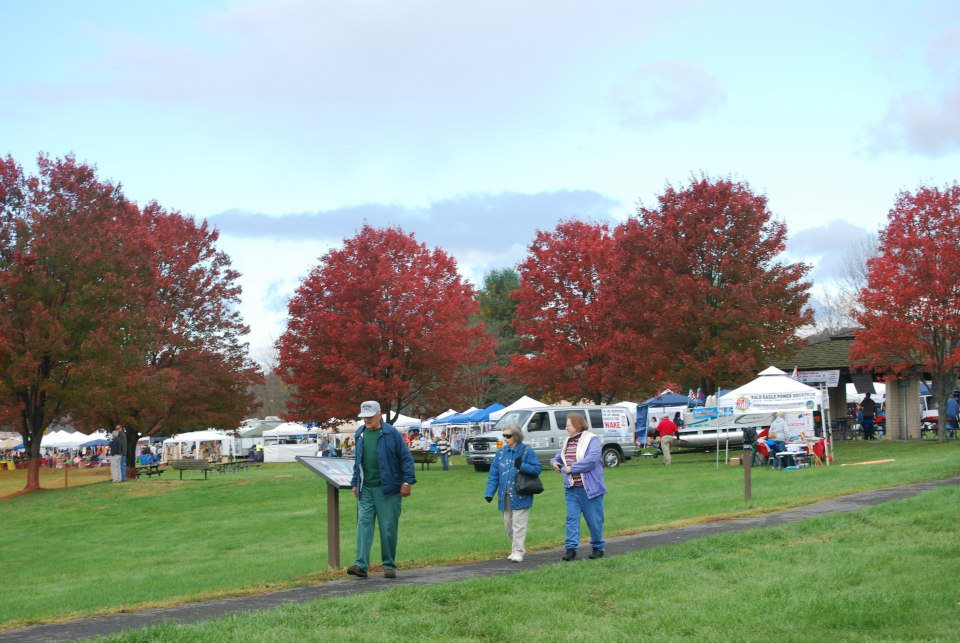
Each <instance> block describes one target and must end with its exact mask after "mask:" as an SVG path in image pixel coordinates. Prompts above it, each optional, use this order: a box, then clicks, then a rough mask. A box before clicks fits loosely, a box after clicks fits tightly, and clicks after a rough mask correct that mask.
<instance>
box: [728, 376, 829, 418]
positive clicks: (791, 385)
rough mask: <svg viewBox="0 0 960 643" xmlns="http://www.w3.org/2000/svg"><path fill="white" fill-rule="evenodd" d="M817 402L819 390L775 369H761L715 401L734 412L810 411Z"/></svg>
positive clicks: (818, 403) (818, 400) (819, 400)
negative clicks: (732, 409)
mask: <svg viewBox="0 0 960 643" xmlns="http://www.w3.org/2000/svg"><path fill="white" fill-rule="evenodd" d="M820 403H821V399H820V390H819V389H816V388H814V387H812V386H807V385H806V384H804V383H803V382H798V381H797V380H795V379H793V378H792V377H790V376H789V375H787V374H786V373H784V372H783V371H781V370H780V369H779V368H776V367H774V366H771V367H769V368H767V369H764V370H763V371H761V372H760V374H759V375H758V376H757V379H755V380H753V381H752V382H747V383H746V384H744V385H743V386H741V387H739V388H736V389H734V390H732V391H730V392H729V393H727V394H726V395H724V396H723V397H721V398H720V399H718V400H717V405H718V406H732V407H733V408H734V412H736V413H769V412H771V411H781V410H792V409H806V410H810V411H812V410H814V409H815V408H817V407H819V406H820Z"/></svg>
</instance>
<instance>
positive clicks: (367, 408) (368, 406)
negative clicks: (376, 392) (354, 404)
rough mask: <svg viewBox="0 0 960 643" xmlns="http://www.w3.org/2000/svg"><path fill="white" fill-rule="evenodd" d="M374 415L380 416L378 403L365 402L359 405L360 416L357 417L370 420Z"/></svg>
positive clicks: (374, 401)
mask: <svg viewBox="0 0 960 643" xmlns="http://www.w3.org/2000/svg"><path fill="white" fill-rule="evenodd" d="M374 415H380V402H377V401H376V400H367V401H366V402H364V403H363V404H361V405H360V415H358V416H357V417H361V418H372V417H373V416H374Z"/></svg>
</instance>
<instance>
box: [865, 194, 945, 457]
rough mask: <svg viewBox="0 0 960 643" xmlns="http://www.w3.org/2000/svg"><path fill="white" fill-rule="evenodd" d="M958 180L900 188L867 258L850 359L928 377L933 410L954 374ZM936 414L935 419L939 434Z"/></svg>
mask: <svg viewBox="0 0 960 643" xmlns="http://www.w3.org/2000/svg"><path fill="white" fill-rule="evenodd" d="M958 238H960V185H958V184H957V183H956V182H955V183H954V184H953V185H950V186H946V187H944V188H943V189H940V188H937V187H927V186H921V187H920V188H918V189H917V191H916V192H915V193H911V192H908V191H903V192H901V193H900V194H899V195H898V196H897V200H896V203H895V205H894V207H893V208H892V209H891V210H890V212H889V214H888V215H887V224H886V227H885V228H884V229H883V230H882V231H881V232H880V241H879V249H880V254H879V255H878V256H876V257H874V258H872V259H870V260H869V261H868V262H867V273H868V282H867V287H866V288H865V289H864V290H863V291H861V293H860V304H861V305H862V309H863V312H861V313H859V314H858V315H857V321H858V322H859V323H860V324H861V325H862V328H861V329H860V330H859V331H857V333H856V336H855V339H854V342H853V346H852V347H851V351H850V358H851V361H854V362H856V363H858V364H859V365H861V366H863V367H864V368H870V369H873V370H875V371H880V372H884V373H887V374H888V375H889V376H891V377H898V376H902V375H906V374H909V373H913V372H916V371H917V370H920V371H921V372H926V373H929V374H930V375H931V378H932V382H933V389H934V395H935V396H936V398H937V404H938V408H941V409H944V408H946V403H947V398H948V397H949V396H950V394H951V392H952V391H953V387H954V383H955V382H956V380H957V377H958V375H960V245H958V244H957V239H958ZM944 420H945V418H944V414H941V415H940V417H939V418H938V420H937V425H938V436H939V439H940V440H941V441H942V440H945V439H946V431H945V430H944Z"/></svg>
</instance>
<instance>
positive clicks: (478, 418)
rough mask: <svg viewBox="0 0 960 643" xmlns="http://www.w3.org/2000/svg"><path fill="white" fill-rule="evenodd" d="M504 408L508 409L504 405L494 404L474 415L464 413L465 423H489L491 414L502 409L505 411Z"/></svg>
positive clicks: (473, 413)
mask: <svg viewBox="0 0 960 643" xmlns="http://www.w3.org/2000/svg"><path fill="white" fill-rule="evenodd" d="M504 408H506V407H505V406H504V405H503V404H499V403H497V402H494V403H493V404H491V405H490V406H488V407H487V408H485V409H477V410H476V411H474V412H472V413H464V414H463V419H464V421H466V422H471V423H472V422H489V421H490V414H491V413H496V412H497V411H499V410H500V409H504Z"/></svg>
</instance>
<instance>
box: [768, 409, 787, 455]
mask: <svg viewBox="0 0 960 643" xmlns="http://www.w3.org/2000/svg"><path fill="white" fill-rule="evenodd" d="M767 448H769V449H770V458H771V462H772V463H773V466H774V468H777V469H779V468H780V458H778V457H777V454H778V453H783V452H784V451H786V450H787V421H786V420H785V419H784V417H783V411H777V417H775V418H774V419H773V422H771V423H770V430H769V431H768V432H767Z"/></svg>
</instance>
